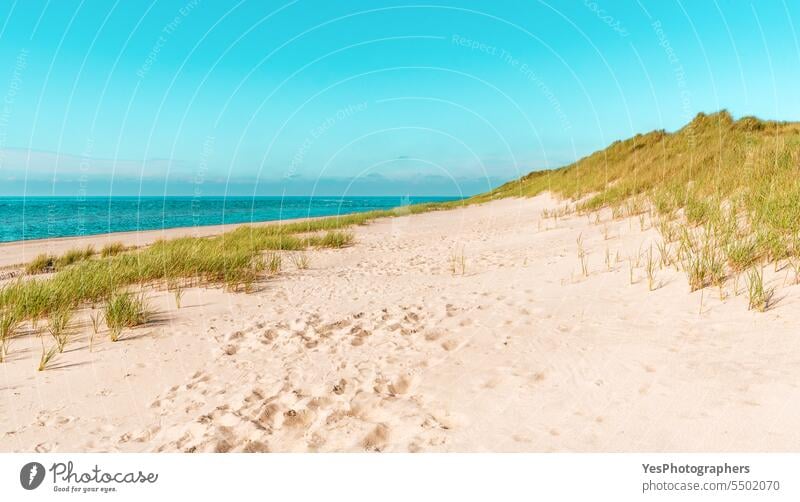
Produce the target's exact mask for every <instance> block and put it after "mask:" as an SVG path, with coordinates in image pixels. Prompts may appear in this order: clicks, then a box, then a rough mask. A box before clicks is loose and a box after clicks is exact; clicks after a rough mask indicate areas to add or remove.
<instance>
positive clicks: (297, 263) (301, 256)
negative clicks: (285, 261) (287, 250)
mask: <svg viewBox="0 0 800 502" xmlns="http://www.w3.org/2000/svg"><path fill="white" fill-rule="evenodd" d="M290 256H291V260H292V263H293V264H294V267H295V268H296V269H297V270H306V269H308V267H309V266H310V263H309V260H308V255H307V254H305V253H303V252H299V253H292V254H291V255H290Z"/></svg>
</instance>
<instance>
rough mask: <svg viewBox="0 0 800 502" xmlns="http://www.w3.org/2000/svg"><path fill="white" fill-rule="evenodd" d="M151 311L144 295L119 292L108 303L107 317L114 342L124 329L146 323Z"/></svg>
mask: <svg viewBox="0 0 800 502" xmlns="http://www.w3.org/2000/svg"><path fill="white" fill-rule="evenodd" d="M149 318H150V311H149V309H148V307H147V303H146V302H145V299H144V296H142V295H140V296H134V295H133V294H131V293H117V294H114V295H113V296H112V297H111V298H109V300H108V302H107V303H106V310H105V319H106V325H107V326H108V330H109V337H110V338H111V341H112V342H116V341H117V340H119V339H120V335H121V334H122V330H123V329H125V328H133V327H135V326H140V325H142V324H145V323H146V322H147V321H148V319H149Z"/></svg>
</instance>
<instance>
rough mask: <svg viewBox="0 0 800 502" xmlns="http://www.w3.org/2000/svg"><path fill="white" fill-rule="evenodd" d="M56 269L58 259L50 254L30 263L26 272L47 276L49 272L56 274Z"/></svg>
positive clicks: (42, 255)
mask: <svg viewBox="0 0 800 502" xmlns="http://www.w3.org/2000/svg"><path fill="white" fill-rule="evenodd" d="M55 269H56V257H55V256H53V255H50V254H40V255H39V256H37V257H36V258H34V259H33V260H32V261H31V262H30V263H28V265H27V266H26V267H25V272H26V273H28V274H30V275H34V274H45V273H48V272H54V271H55Z"/></svg>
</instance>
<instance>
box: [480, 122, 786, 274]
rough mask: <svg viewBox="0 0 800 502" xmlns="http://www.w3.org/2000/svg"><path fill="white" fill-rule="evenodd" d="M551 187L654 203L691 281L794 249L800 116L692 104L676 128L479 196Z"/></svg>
mask: <svg viewBox="0 0 800 502" xmlns="http://www.w3.org/2000/svg"><path fill="white" fill-rule="evenodd" d="M544 191H551V192H553V193H555V194H558V195H561V196H563V197H565V198H569V199H573V200H580V203H579V204H578V206H577V207H578V209H579V210H582V211H591V210H595V209H599V208H601V207H611V208H612V209H613V210H614V214H615V215H620V216H622V215H625V216H631V215H635V214H640V213H642V212H645V211H650V210H652V211H654V212H655V217H656V219H657V220H658V229H659V230H660V231H661V233H662V235H663V236H664V239H665V241H667V242H677V244H678V254H679V256H680V258H681V259H682V262H684V263H685V264H686V265H687V267H686V268H688V269H690V270H691V269H694V270H695V272H694V273H691V272H690V282H692V283H693V286H692V287H693V289H697V288H699V287H705V286H707V285H709V284H711V283H712V282H714V283H716V282H719V281H720V280H723V279H724V277H725V276H727V275H730V274H735V273H738V272H741V271H742V270H744V269H746V268H748V267H750V266H752V265H754V264H758V263H764V262H774V263H776V264H778V263H779V262H780V261H781V260H789V262H790V263H791V264H792V265H793V266H797V262H796V259H797V257H798V255H800V123H784V122H768V121H762V120H758V119H756V118H753V117H745V118H742V119H739V120H734V119H733V118H732V117H731V115H730V114H729V113H728V112H726V111H722V112H719V113H715V114H711V115H705V114H699V115H697V117H695V119H694V120H692V122H691V123H689V124H688V125H686V126H685V127H683V128H682V129H680V130H678V131H676V132H675V133H666V132H664V131H653V132H651V133H648V134H640V135H636V136H635V137H633V138H630V139H628V140H625V141H617V142H615V143H613V144H612V145H610V146H609V147H608V148H606V149H605V150H602V151H598V152H595V153H593V154H591V155H589V156H588V157H585V158H583V159H581V160H579V161H577V162H575V163H574V164H571V165H569V166H565V167H563V168H560V169H555V170H552V171H541V172H534V173H531V174H528V175H527V176H524V177H522V178H520V179H519V180H516V181H513V182H510V183H507V184H505V185H502V186H500V187H498V188H497V189H496V190H493V191H492V192H489V193H487V194H484V195H481V196H478V197H477V198H476V199H479V200H491V199H494V198H501V197H508V196H533V195H536V194H539V193H542V192H544Z"/></svg>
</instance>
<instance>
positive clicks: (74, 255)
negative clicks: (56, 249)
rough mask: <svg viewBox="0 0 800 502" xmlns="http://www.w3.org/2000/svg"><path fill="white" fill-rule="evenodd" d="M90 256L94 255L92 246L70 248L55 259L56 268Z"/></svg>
mask: <svg viewBox="0 0 800 502" xmlns="http://www.w3.org/2000/svg"><path fill="white" fill-rule="evenodd" d="M92 256H94V248H93V247H92V246H86V247H85V248H83V249H70V250H69V251H67V252H66V253H64V254H63V255H61V256H59V257H58V258H57V259H56V262H55V265H56V269H62V268H64V267H68V266H70V265H72V264H74V263H77V262H79V261H83V260H88V259H90V258H91V257H92Z"/></svg>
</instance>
